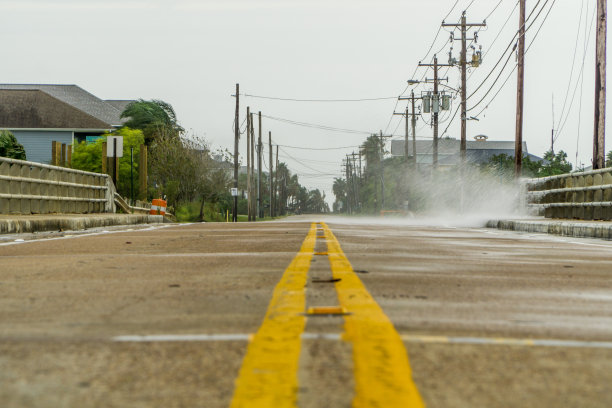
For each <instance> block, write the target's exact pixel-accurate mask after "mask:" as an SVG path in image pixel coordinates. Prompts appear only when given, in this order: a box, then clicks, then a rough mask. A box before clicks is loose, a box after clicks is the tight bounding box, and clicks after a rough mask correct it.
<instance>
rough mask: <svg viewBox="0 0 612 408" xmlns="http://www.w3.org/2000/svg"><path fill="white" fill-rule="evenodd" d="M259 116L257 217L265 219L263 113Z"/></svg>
mask: <svg viewBox="0 0 612 408" xmlns="http://www.w3.org/2000/svg"><path fill="white" fill-rule="evenodd" d="M258 116H259V139H258V140H257V216H258V217H259V218H263V205H262V202H261V193H262V185H261V183H262V181H261V159H262V157H261V155H262V154H263V144H262V143H261V111H259V113H258Z"/></svg>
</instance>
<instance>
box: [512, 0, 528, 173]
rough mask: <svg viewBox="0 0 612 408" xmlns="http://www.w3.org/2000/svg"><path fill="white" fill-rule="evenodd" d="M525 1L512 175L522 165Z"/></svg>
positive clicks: (522, 4)
mask: <svg viewBox="0 0 612 408" xmlns="http://www.w3.org/2000/svg"><path fill="white" fill-rule="evenodd" d="M525 3H526V0H520V13H519V40H518V41H519V46H518V74H517V75H518V78H517V86H516V133H515V138H514V177H516V178H519V177H521V170H522V167H523V96H524V87H525V83H524V79H525Z"/></svg>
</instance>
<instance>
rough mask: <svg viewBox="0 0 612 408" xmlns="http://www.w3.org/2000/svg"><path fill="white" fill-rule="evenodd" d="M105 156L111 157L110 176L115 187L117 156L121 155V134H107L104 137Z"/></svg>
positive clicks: (117, 175) (117, 177)
mask: <svg viewBox="0 0 612 408" xmlns="http://www.w3.org/2000/svg"><path fill="white" fill-rule="evenodd" d="M106 157H112V158H113V170H112V176H113V183H115V188H117V187H118V186H117V181H118V179H119V174H118V173H119V171H118V170H119V169H118V166H117V163H118V162H117V158H118V157H123V136H108V137H107V138H106Z"/></svg>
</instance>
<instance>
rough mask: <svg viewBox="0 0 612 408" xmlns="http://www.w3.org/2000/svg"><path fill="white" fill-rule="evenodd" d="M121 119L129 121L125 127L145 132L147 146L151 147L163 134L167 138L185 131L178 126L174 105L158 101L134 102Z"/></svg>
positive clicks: (140, 100)
mask: <svg viewBox="0 0 612 408" xmlns="http://www.w3.org/2000/svg"><path fill="white" fill-rule="evenodd" d="M121 117H122V118H128V119H129V120H128V121H127V122H126V123H125V126H127V127H129V128H132V129H140V130H142V131H143V133H144V136H145V142H146V144H147V145H151V142H152V141H153V140H154V139H155V138H156V137H157V136H158V135H160V134H162V133H163V134H164V135H166V136H167V135H171V136H178V135H179V134H181V133H182V132H183V131H184V129H183V128H182V127H181V126H179V124H178V121H177V118H176V113H175V112H174V108H172V105H170V104H169V103H167V102H164V101H161V100H158V99H152V100H150V101H145V100H143V99H139V100H137V101H135V102H132V103H130V104H129V105H128V106H127V107H126V108H125V110H124V111H123V112H122V113H121Z"/></svg>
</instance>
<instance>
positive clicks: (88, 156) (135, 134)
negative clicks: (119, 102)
mask: <svg viewBox="0 0 612 408" xmlns="http://www.w3.org/2000/svg"><path fill="white" fill-rule="evenodd" d="M106 136H111V134H108V135H106ZM112 136H123V157H122V158H120V159H119V186H118V187H117V190H118V191H119V194H121V195H122V196H123V197H126V198H129V197H130V148H132V147H133V148H134V195H135V196H137V195H138V194H137V191H138V163H139V159H140V145H141V144H144V135H143V134H142V131H141V130H134V129H130V128H126V127H123V128H121V129H119V130H117V131H115V132H113V133H112ZM105 141H106V138H101V139H98V140H96V141H95V142H94V143H86V142H81V143H79V144H78V145H77V146H75V148H74V152H73V153H72V168H74V169H79V170H84V171H91V172H94V173H101V172H102V143H103V142H105Z"/></svg>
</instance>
